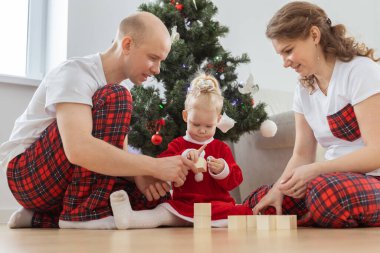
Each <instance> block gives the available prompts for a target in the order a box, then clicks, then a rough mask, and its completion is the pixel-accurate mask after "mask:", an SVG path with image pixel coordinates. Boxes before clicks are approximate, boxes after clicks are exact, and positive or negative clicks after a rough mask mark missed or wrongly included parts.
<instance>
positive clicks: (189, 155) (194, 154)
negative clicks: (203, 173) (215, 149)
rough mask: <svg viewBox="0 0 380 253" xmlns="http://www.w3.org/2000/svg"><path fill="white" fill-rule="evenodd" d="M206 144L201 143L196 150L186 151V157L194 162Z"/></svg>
mask: <svg viewBox="0 0 380 253" xmlns="http://www.w3.org/2000/svg"><path fill="white" fill-rule="evenodd" d="M206 146H207V144H203V146H202V147H200V148H199V149H198V150H195V149H192V150H190V151H189V152H188V153H187V155H186V158H187V159H189V160H191V161H193V162H195V163H196V162H197V161H198V157H199V156H200V155H201V154H202V152H203V150H205V148H206Z"/></svg>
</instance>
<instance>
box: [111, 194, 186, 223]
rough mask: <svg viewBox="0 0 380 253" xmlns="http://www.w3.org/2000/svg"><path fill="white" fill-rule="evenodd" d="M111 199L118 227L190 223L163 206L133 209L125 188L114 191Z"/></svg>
mask: <svg viewBox="0 0 380 253" xmlns="http://www.w3.org/2000/svg"><path fill="white" fill-rule="evenodd" d="M110 199H111V207H112V212H113V215H114V218H115V224H116V227H117V228H118V229H129V228H156V227H159V226H185V225H187V224H188V222H187V221H184V220H182V219H181V218H179V217H177V216H175V215H174V214H172V213H171V212H169V211H168V210H167V209H166V208H164V207H162V206H157V207H156V208H154V209H151V210H141V211H133V210H132V207H131V204H130V202H129V198H128V194H127V193H126V192H125V191H123V190H120V191H116V192H113V193H112V194H111V197H110Z"/></svg>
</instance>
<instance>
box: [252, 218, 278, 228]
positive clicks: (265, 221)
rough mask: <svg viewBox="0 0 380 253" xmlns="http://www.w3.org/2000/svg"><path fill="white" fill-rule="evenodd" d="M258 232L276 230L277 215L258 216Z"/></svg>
mask: <svg viewBox="0 0 380 253" xmlns="http://www.w3.org/2000/svg"><path fill="white" fill-rule="evenodd" d="M256 219H257V230H275V229H276V215H257V218H256Z"/></svg>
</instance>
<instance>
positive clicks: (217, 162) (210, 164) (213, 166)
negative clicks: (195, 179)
mask: <svg viewBox="0 0 380 253" xmlns="http://www.w3.org/2000/svg"><path fill="white" fill-rule="evenodd" d="M207 168H208V169H209V170H210V171H211V172H212V173H213V174H215V175H217V174H219V173H220V172H222V171H223V170H224V160H223V159H222V158H219V159H216V158H214V157H212V156H209V157H207Z"/></svg>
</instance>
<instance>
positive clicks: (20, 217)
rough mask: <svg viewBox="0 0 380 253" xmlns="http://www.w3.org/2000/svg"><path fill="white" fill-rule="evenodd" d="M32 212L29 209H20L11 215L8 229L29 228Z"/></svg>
mask: <svg viewBox="0 0 380 253" xmlns="http://www.w3.org/2000/svg"><path fill="white" fill-rule="evenodd" d="M33 214H34V212H33V211H32V210H30V209H26V208H23V207H20V208H19V209H17V211H15V212H14V213H12V215H11V217H10V218H9V221H8V227H9V228H31V227H32V219H33Z"/></svg>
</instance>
